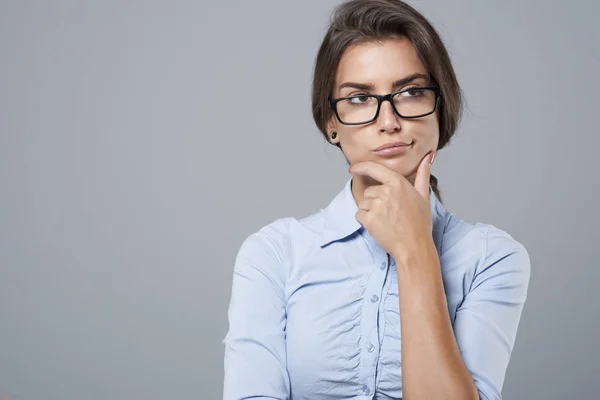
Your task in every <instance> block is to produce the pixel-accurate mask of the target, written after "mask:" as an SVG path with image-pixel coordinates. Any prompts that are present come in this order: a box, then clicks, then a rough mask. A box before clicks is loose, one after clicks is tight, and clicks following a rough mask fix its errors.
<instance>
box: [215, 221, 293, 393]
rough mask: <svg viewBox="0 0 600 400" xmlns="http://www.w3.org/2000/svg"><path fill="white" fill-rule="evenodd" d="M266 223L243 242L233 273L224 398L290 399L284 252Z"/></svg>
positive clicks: (226, 338) (226, 345)
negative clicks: (286, 349) (287, 363)
mask: <svg viewBox="0 0 600 400" xmlns="http://www.w3.org/2000/svg"><path fill="white" fill-rule="evenodd" d="M271 228H272V227H267V228H264V229H262V230H261V231H259V232H257V233H255V234H253V235H251V236H249V237H248V238H247V239H246V240H245V241H244V243H243V244H242V246H241V248H240V250H239V252H238V255H237V258H236V261H235V265H234V271H233V284H232V293H231V302H230V305H229V311H228V317H229V331H228V332H227V335H226V337H225V339H224V340H223V343H224V344H225V360H224V368H225V378H224V389H223V399H224V400H243V399H255V400H266V399H275V400H287V399H288V398H289V392H290V386H289V378H288V375H287V369H286V353H285V326H286V314H285V305H286V301H285V296H284V285H285V283H284V282H285V275H284V273H283V259H284V256H285V255H284V254H283V251H281V250H280V248H281V247H282V246H278V244H277V243H276V239H274V238H273V237H272V236H271V235H269V234H268V233H271V232H272V229H271Z"/></svg>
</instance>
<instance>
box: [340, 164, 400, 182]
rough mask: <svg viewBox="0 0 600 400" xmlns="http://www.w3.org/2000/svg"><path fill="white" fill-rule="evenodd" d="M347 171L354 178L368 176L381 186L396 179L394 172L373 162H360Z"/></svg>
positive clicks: (396, 175)
mask: <svg viewBox="0 0 600 400" xmlns="http://www.w3.org/2000/svg"><path fill="white" fill-rule="evenodd" d="M348 170H349V171H350V173H351V174H352V175H354V176H357V175H364V176H369V177H371V178H373V179H375V180H376V181H379V182H381V183H382V184H386V183H391V182H395V181H396V180H397V178H398V173H397V172H396V171H394V170H392V169H390V168H388V167H386V166H384V165H382V164H380V163H377V162H375V161H361V162H358V163H356V164H352V165H351V166H350V168H349V169H348Z"/></svg>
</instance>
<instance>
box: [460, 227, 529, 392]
mask: <svg viewBox="0 0 600 400" xmlns="http://www.w3.org/2000/svg"><path fill="white" fill-rule="evenodd" d="M485 249H486V250H485V257H484V260H483V262H482V263H481V264H480V265H478V267H477V269H476V271H475V274H474V277H473V281H472V284H471V289H470V291H469V292H468V293H467V295H466V296H465V298H464V301H463V302H462V304H461V305H460V306H459V308H458V310H457V312H456V318H455V321H454V334H455V337H456V340H457V343H458V347H459V349H460V352H461V355H462V357H463V360H464V361H465V364H466V366H467V368H468V369H469V371H470V372H471V374H472V376H473V379H474V381H475V384H476V386H477V389H478V391H479V397H480V399H482V400H500V399H501V398H502V395H501V392H502V386H503V384H504V377H505V374H506V369H507V367H508V363H509V360H510V355H511V352H512V349H513V346H514V344H515V338H516V334H517V327H518V325H519V320H520V318H521V312H522V310H523V306H524V304H525V299H526V296H527V288H528V286H529V278H530V273H531V272H530V271H531V265H530V258H529V254H528V252H527V250H526V249H525V247H524V246H523V245H521V244H520V243H519V242H517V241H516V240H515V239H513V238H512V237H511V236H510V235H509V234H507V233H506V232H504V231H502V230H500V229H498V228H496V227H494V226H490V227H489V229H488V232H487V235H486V247H485Z"/></svg>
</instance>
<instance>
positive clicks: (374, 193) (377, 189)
mask: <svg viewBox="0 0 600 400" xmlns="http://www.w3.org/2000/svg"><path fill="white" fill-rule="evenodd" d="M389 189H390V188H389V186H385V185H373V186H369V187H368V188H366V189H365V192H364V194H363V198H369V199H376V198H383V197H385V196H386V194H387V193H386V192H387V191H388V190H389Z"/></svg>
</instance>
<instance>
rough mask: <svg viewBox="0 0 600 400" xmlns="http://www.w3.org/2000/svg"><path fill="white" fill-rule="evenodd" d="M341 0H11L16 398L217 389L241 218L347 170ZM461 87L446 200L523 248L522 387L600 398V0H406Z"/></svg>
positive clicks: (518, 391)
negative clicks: (318, 100) (328, 120)
mask: <svg viewBox="0 0 600 400" xmlns="http://www.w3.org/2000/svg"><path fill="white" fill-rule="evenodd" d="M336 4H338V1H329V0H327V1H324V0H312V1H295V2H292V1H281V0H261V1H252V2H249V1H227V2H216V1H213V2H208V1H185V2H184V1H162V2H156V1H152V2H150V1H132V0H119V1H117V0H110V1H66V0H65V1H41V0H40V1H29V0H27V1H16V0H13V1H7V0H2V1H1V2H0V398H1V397H2V396H3V395H4V396H10V397H11V398H12V399H14V400H34V399H44V400H66V399H85V400H96V399H98V400H101V399H102V400H103V399H128V400H130V399H190V400H191V399H219V398H221V397H222V384H223V383H222V380H223V351H224V349H223V346H222V344H221V340H222V339H223V338H224V336H225V334H226V332H227V327H228V326H227V307H228V303H229V297H230V294H231V279H232V269H233V262H234V259H235V256H236V253H237V251H238V249H239V246H240V245H241V243H242V241H243V239H244V238H245V237H247V236H248V235H249V234H251V233H252V232H254V231H256V230H258V229H259V228H260V227H262V226H264V225H266V224H268V223H269V222H271V221H273V220H274V219H276V218H280V217H285V216H295V217H298V218H301V217H303V216H306V215H308V214H311V213H313V212H315V211H317V210H318V209H319V208H323V207H325V206H326V205H327V204H328V203H329V201H330V200H331V199H332V198H333V197H334V195H335V194H336V193H337V192H338V191H339V190H341V188H342V186H343V184H344V183H345V181H346V179H347V178H348V177H349V175H348V173H347V165H346V162H345V160H344V158H343V157H342V155H341V154H340V153H339V150H338V149H337V148H334V147H333V146H331V145H329V144H327V143H326V142H325V141H324V140H323V138H322V137H321V134H320V133H319V132H318V131H317V128H316V127H315V125H314V123H313V121H312V117H311V114H310V86H311V75H312V68H313V63H314V59H315V56H316V53H317V50H318V47H319V45H320V42H321V40H322V37H323V35H324V33H325V30H326V27H327V21H328V19H329V15H330V12H331V10H332V8H333V7H334V6H335V5H336ZM411 4H413V5H414V6H415V7H416V8H417V9H418V10H420V11H421V12H423V13H424V14H425V16H426V17H428V18H429V19H430V20H431V22H432V23H433V24H434V25H435V26H436V27H437V29H438V30H439V32H440V33H441V34H442V36H443V39H444V41H445V43H446V44H447V46H448V49H449V51H450V54H451V57H452V60H453V62H454V65H455V68H456V71H457V74H458V77H459V81H460V83H461V85H462V87H463V89H464V92H465V95H466V100H467V105H468V108H467V109H466V113H465V116H464V118H463V121H462V124H461V126H460V128H459V132H458V133H457V135H456V136H455V138H454V139H453V141H452V142H451V145H450V146H449V147H447V148H446V149H444V150H442V151H441V152H440V153H439V155H438V157H437V158H436V162H435V164H434V165H433V167H432V172H433V173H434V174H435V175H436V176H437V177H438V178H439V180H440V188H441V190H442V195H443V199H444V202H445V205H446V208H447V209H449V210H450V211H451V212H453V213H454V214H456V215H458V216H459V217H461V218H463V219H465V220H467V221H471V222H475V221H481V222H485V223H491V224H494V225H496V226H498V227H500V228H501V229H504V230H506V231H507V232H509V233H510V234H511V235H513V236H514V237H515V238H516V239H517V240H519V241H521V242H522V243H523V244H524V245H525V246H526V248H527V249H528V250H529V253H530V256H531V262H532V275H531V282H530V286H529V294H528V300H527V303H526V305H525V309H524V312H523V315H522V319H521V323H520V326H519V332H518V335H517V341H516V346H515V349H514V352H513V355H512V359H511V363H510V365H509V367H508V371H507V377H506V382H505V386H504V390H503V394H504V398H506V399H564V398H598V397H597V396H598V378H599V377H600V361H599V358H600V350H599V344H598V338H599V337H600V312H599V311H598V308H599V307H598V304H597V302H598V297H597V294H598V288H599V285H598V282H599V280H600V272H599V271H600V262H599V261H600V250H599V246H598V239H599V237H598V229H597V227H598V224H599V222H600V221H599V217H598V206H597V204H598V195H599V194H600V193H599V190H600V173H599V170H600V168H599V167H598V163H597V161H596V159H595V156H596V154H597V147H598V145H600V140H599V139H598V137H599V133H600V132H599V130H598V122H597V121H598V116H599V114H600V79H599V77H598V71H599V70H600V25H599V24H598V16H599V15H600V6H599V5H598V3H597V2H596V1H592V0H589V1H584V0H580V1H572V2H566V1H547V0H528V1H521V0H510V1H495V0H486V1H484V0H454V1H447V0H419V1H412V2H411Z"/></svg>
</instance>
